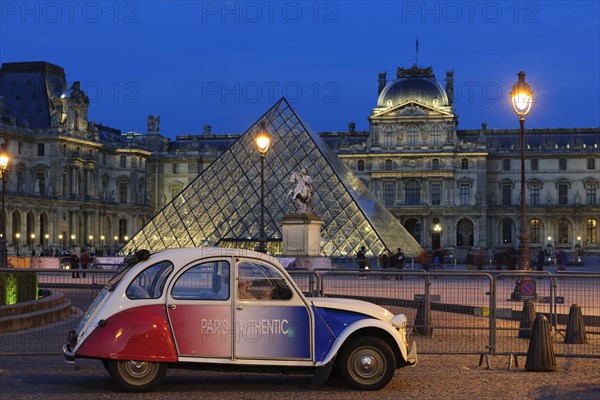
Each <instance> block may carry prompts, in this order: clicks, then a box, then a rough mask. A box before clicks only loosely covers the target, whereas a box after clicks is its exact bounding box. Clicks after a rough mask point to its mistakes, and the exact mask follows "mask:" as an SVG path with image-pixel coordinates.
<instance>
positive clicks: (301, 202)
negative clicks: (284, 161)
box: [288, 167, 315, 214]
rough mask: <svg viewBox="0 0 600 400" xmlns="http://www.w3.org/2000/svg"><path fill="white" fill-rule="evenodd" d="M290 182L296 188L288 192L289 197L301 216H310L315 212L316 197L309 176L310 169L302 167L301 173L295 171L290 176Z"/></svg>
mask: <svg viewBox="0 0 600 400" xmlns="http://www.w3.org/2000/svg"><path fill="white" fill-rule="evenodd" d="M290 182H291V183H293V184H294V187H293V188H292V189H290V191H289V192H288V197H289V198H290V200H292V202H293V203H294V205H295V206H296V209H297V210H298V212H299V213H300V214H309V213H311V212H313V208H312V199H313V197H314V194H315V193H314V188H313V186H312V179H311V177H310V176H309V175H308V169H307V168H306V167H302V168H301V169H300V171H298V172H296V171H293V172H292V173H291V175H290Z"/></svg>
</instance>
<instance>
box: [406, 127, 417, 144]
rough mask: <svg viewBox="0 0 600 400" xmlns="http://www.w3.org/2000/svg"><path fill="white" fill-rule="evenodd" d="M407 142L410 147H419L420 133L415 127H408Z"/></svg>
mask: <svg viewBox="0 0 600 400" xmlns="http://www.w3.org/2000/svg"><path fill="white" fill-rule="evenodd" d="M407 142H408V145H409V146H417V145H418V144H419V132H418V131H417V127H416V126H414V125H411V126H409V127H408V130H407Z"/></svg>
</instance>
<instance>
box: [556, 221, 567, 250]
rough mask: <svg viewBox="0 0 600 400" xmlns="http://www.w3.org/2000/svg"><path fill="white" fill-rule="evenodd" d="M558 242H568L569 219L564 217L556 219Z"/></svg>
mask: <svg viewBox="0 0 600 400" xmlns="http://www.w3.org/2000/svg"><path fill="white" fill-rule="evenodd" d="M558 243H564V244H566V243H569V220H568V219H566V218H561V219H559V220H558Z"/></svg>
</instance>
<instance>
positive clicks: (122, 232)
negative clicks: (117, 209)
mask: <svg viewBox="0 0 600 400" xmlns="http://www.w3.org/2000/svg"><path fill="white" fill-rule="evenodd" d="M126 236H127V220H126V219H125V218H121V219H119V241H120V242H123V241H125V240H128V239H129V238H127V239H125V237H126Z"/></svg>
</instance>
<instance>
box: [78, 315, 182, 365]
mask: <svg viewBox="0 0 600 400" xmlns="http://www.w3.org/2000/svg"><path fill="white" fill-rule="evenodd" d="M75 354H76V356H77V357H89V358H104V359H115V360H138V361H155V362H176V361H177V351H176V349H175V342H174V340H173V336H172V334H171V328H170V326H169V323H168V320H167V316H166V312H165V307H164V305H159V304H155V305H146V306H141V307H136V308H130V309H126V310H124V311H121V312H119V313H117V314H115V315H112V316H111V317H109V318H107V319H106V320H101V321H99V323H98V324H97V325H96V327H95V328H94V330H93V331H92V332H91V333H90V334H89V335H88V336H87V337H86V338H85V340H84V341H83V343H81V345H80V346H79V347H78V348H77V349H76V352H75Z"/></svg>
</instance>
